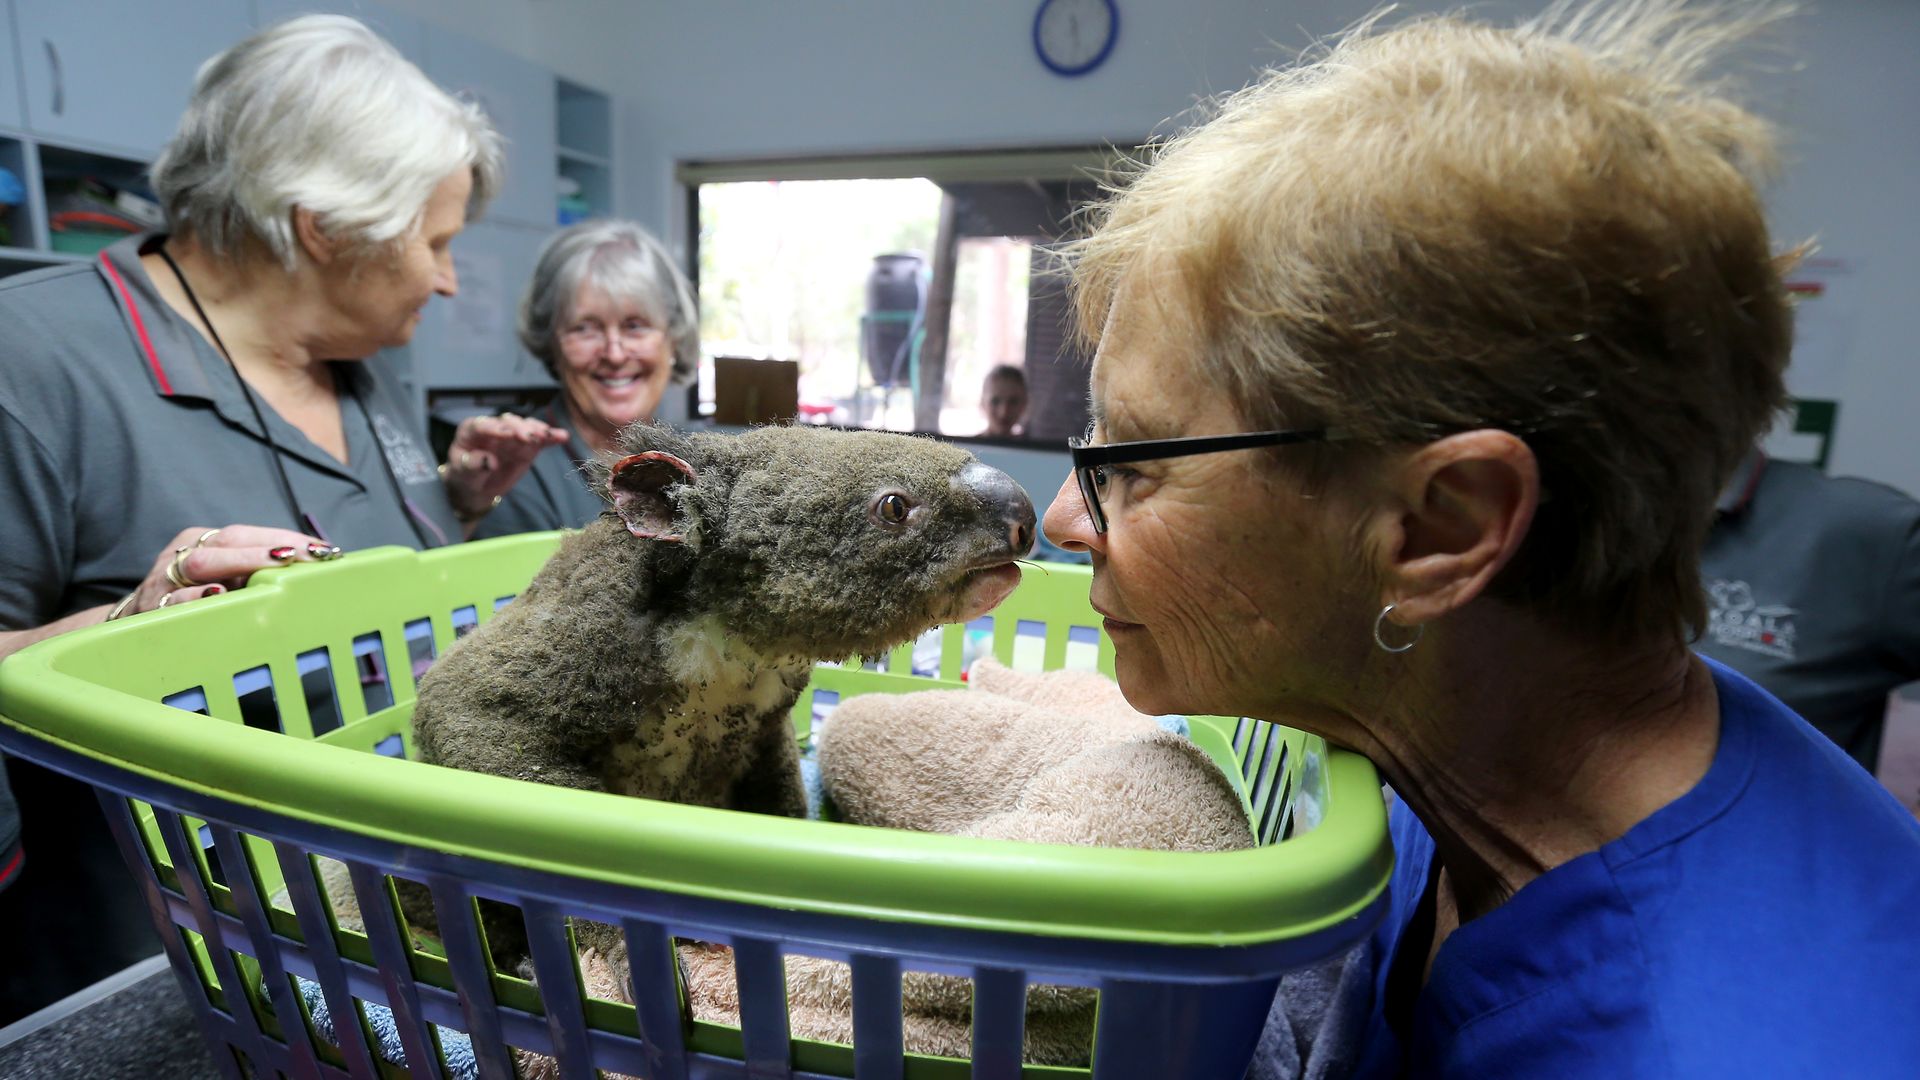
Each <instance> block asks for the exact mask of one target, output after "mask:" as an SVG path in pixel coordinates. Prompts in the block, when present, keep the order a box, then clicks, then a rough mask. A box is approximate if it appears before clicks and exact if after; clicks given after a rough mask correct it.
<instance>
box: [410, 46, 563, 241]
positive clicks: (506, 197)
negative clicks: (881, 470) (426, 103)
mask: <svg viewBox="0 0 1920 1080" xmlns="http://www.w3.org/2000/svg"><path fill="white" fill-rule="evenodd" d="M427 74H428V75H431V76H432V77H433V81H434V82H437V83H439V84H440V85H441V86H443V87H445V88H446V89H448V90H450V91H452V92H454V93H456V94H465V95H469V96H471V97H472V98H473V100H475V101H478V102H479V103H480V107H481V108H483V109H485V110H486V112H487V115H488V116H489V117H491V118H492V119H493V123H494V126H495V127H497V128H499V130H500V134H501V135H502V136H503V137H504V138H505V139H506V154H507V179H506V184H505V185H504V186H503V187H502V189H501V191H500V194H499V195H498V196H497V197H495V199H494V200H493V204H492V206H490V207H489V208H488V209H487V217H488V218H490V219H493V220H497V221H508V222H517V223H519V224H522V225H531V226H535V227H537V228H542V229H549V228H552V227H553V224H554V220H555V215H556V212H557V206H556V203H557V200H556V196H555V194H554V175H555V172H554V169H555V166H554V126H555V113H556V110H557V106H556V103H555V93H556V88H555V85H554V79H553V73H552V72H550V71H548V70H546V69H545V68H542V67H540V66H539V65H538V64H535V63H534V62H532V61H531V60H523V59H521V58H520V57H518V56H514V55H513V54H511V53H507V52H503V51H501V50H499V49H496V48H494V47H492V46H490V45H483V44H481V43H480V42H478V41H475V40H473V39H472V38H469V37H466V36H464V35H461V34H456V33H453V32H452V31H446V30H440V29H439V28H437V27H429V28H428V29H427Z"/></svg>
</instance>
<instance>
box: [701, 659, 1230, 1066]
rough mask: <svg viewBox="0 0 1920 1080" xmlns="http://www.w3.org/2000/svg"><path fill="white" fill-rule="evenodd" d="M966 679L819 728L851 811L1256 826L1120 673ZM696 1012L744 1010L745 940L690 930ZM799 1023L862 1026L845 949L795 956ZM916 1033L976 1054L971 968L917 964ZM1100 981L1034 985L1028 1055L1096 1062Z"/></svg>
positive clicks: (842, 711)
mask: <svg viewBox="0 0 1920 1080" xmlns="http://www.w3.org/2000/svg"><path fill="white" fill-rule="evenodd" d="M968 683H969V687H970V688H969V689H967V690H931V691H924V692H920V693H912V694H866V695H861V696H858V697H852V698H848V699H847V700H846V701H844V702H842V703H841V704H840V706H839V708H837V709H835V710H834V713H833V716H832V717H831V719H830V720H829V721H828V722H827V723H826V724H825V725H824V727H823V730H822V732H821V735H820V748H819V760H820V771H821V775H822V777H823V779H824V781H825V784H826V789H827V793H828V796H829V797H830V798H831V799H832V802H833V805H834V807H835V809H836V810H837V811H838V813H839V815H840V818H841V819H842V820H844V821H848V822H853V823H856V824H862V825H877V826H886V827H890V828H901V829H914V830H918V831H922V832H945V833H953V834H958V835H966V836H980V837H991V838H995V839H1003V840H1025V841H1032V842H1039V843H1055V844H1079V845H1085V846H1100V847H1129V848H1150V849H1158V850H1166V851H1232V850H1236V849H1239V848H1245V847H1251V846H1252V844H1253V833H1252V830H1251V829H1250V828H1249V826H1248V824H1247V819H1246V814H1245V812H1244V811H1243V810H1242V809H1241V806H1240V797H1239V794H1238V793H1237V792H1236V791H1235V790H1234V788H1233V784H1232V783H1231V782H1230V781H1229V780H1228V779H1227V777H1226V775H1225V774H1224V773H1222V772H1221V771H1220V768H1219V766H1217V765H1216V764H1214V762H1213V759H1212V758H1210V757H1208V756H1207V755H1206V753H1205V752H1203V751H1201V750H1200V749H1199V748H1198V747H1196V746H1194V745H1193V744H1192V743H1191V742H1189V741H1187V740H1186V739H1183V738H1181V737H1180V736H1177V735H1173V734H1170V733H1168V732H1166V731H1163V730H1161V728H1160V726H1159V724H1157V723H1156V722H1155V721H1154V720H1152V719H1151V718H1149V717H1146V716H1143V715H1141V714H1140V713H1137V712H1135V711H1134V710H1133V709H1132V708H1130V707H1129V706H1128V705H1127V703H1126V700H1125V699H1124V698H1122V697H1121V696H1120V691H1119V688H1118V687H1116V686H1115V685H1114V684H1113V683H1112V682H1110V681H1108V680H1107V679H1104V678H1102V677H1100V676H1099V675H1095V674H1091V673H1084V672H1048V673H1044V674H1023V673H1020V672H1015V671H1010V670H1008V669H1007V668H1005V667H1002V666H1000V665H999V664H997V663H994V662H993V661H991V660H983V661H981V662H979V663H977V664H975V665H974V667H973V668H972V669H971V670H970V671H969V673H968ZM680 957H681V963H682V964H683V966H684V967H685V969H686V972H687V989H688V997H689V1000H690V1001H691V1002H692V1005H693V1014H694V1017H695V1019H699V1020H706V1021H710V1022H713V1023H721V1024H732V1025H737V1024H739V1022H740V1012H739V1009H740V1005H739V995H738V990H737V986H736V983H735V980H734V973H733V964H732V954H731V953H730V952H729V951H728V950H726V949H724V948H720V947H718V946H711V945H703V944H684V945H682V946H681V950H680ZM786 970H787V999H788V1012H789V1018H790V1019H789V1023H790V1025H791V1029H792V1032H793V1034H794V1036H795V1037H797V1038H805V1039H816V1040H821V1041H826V1042H838V1043H846V1042H851V1041H852V1038H853V997H852V988H851V975H850V972H849V970H848V968H847V966H846V965H845V964H842V963H839V962H838V961H832V960H821V959H817V958H814V957H806V956H791V957H788V958H787V968H786ZM901 1003H902V1008H903V1010H904V1012H905V1016H904V1021H903V1035H904V1041H905V1044H906V1049H907V1050H908V1051H909V1052H911V1053H916V1054H934V1055H939V1056H945V1057H962V1058H964V1057H967V1056H969V1054H970V1053H971V1046H972V1027H971V1024H972V1007H973V1002H972V987H971V985H970V984H969V982H968V980H966V979H962V978H957V977H954V976H947V975H934V974H929V973H926V972H907V973H906V974H905V975H904V976H903V978H902V983H901ZM1096 1005H1097V996H1096V995H1095V993H1094V991H1092V990H1088V989H1084V988H1080V987H1061V986H1031V987H1028V988H1027V1018H1026V1047H1025V1050H1026V1060H1027V1061H1028V1063H1030V1064H1036V1065H1065V1066H1085V1065H1086V1064H1088V1062H1089V1059H1090V1057H1091V1051H1092V1041H1093V1019H1094V1012H1095V1007H1096Z"/></svg>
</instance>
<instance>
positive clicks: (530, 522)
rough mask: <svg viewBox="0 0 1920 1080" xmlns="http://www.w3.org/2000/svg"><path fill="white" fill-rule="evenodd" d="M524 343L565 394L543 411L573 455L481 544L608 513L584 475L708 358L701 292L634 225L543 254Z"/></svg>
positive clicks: (502, 510) (593, 229)
mask: <svg viewBox="0 0 1920 1080" xmlns="http://www.w3.org/2000/svg"><path fill="white" fill-rule="evenodd" d="M519 333H520V344H521V345H522V346H523V347H524V348H525V349H526V350H527V351H528V352H529V353H532V354H533V355H534V356H535V357H536V358H538V359H539V361H540V362H541V363H542V364H543V365H545V366H546V369H547V372H548V374H550V375H552V376H553V377H554V380H555V381H557V382H558V383H559V384H560V393H559V394H558V395H556V396H555V398H554V400H553V401H552V402H550V403H549V404H548V405H547V406H546V407H545V408H544V410H543V411H542V412H541V414H540V416H539V418H540V419H541V420H543V421H544V422H545V423H547V424H549V425H551V426H553V427H556V428H560V429H564V430H565V431H567V432H568V439H567V443H566V446H565V447H564V448H562V449H560V450H556V451H552V452H549V453H545V454H542V455H540V457H539V458H537V459H535V461H534V465H533V468H532V470H531V471H530V472H528V474H527V476H526V478H525V479H524V480H522V481H521V482H520V483H519V484H518V485H517V486H516V487H515V488H514V489H513V490H512V491H511V492H509V493H508V494H507V496H506V498H505V499H504V500H502V502H501V505H500V506H499V507H498V508H497V509H495V510H494V512H493V513H492V514H490V515H488V517H487V519H486V520H485V521H484V522H483V523H482V524H481V527H480V530H479V533H478V535H480V536H506V535H509V534H512V533H517V532H530V531H534V530H540V529H563V528H576V527H578V526H581V525H585V524H586V523H587V522H589V521H591V520H593V519H594V518H595V517H597V516H599V514H600V512H601V511H602V510H604V509H606V504H605V503H603V502H601V500H600V498H599V497H598V496H597V495H595V494H594V493H593V492H592V491H590V490H589V489H588V487H587V483H586V479H585V477H584V476H583V475H582V474H581V472H580V468H579V466H580V465H581V463H583V462H585V461H588V460H590V459H592V458H593V457H594V455H596V454H598V453H599V452H601V451H605V450H609V449H611V448H613V446H614V444H615V441H616V438H617V436H618V435H619V433H620V429H621V428H624V427H626V426H627V425H628V424H631V423H633V422H635V421H637V420H651V419H653V414H654V410H655V409H656V408H658V407H659V405H660V398H661V395H663V394H665V393H666V389H667V386H668V384H669V383H678V382H686V381H687V380H689V379H691V378H692V377H693V374H694V371H695V365H696V364H697V363H698V362H699V357H700V336H699V335H700V329H699V317H698V315H697V314H696V313H695V308H694V301H693V290H692V287H691V286H690V285H689V284H688V283H687V279H686V277H685V276H684V275H683V274H681V273H680V270H679V268H678V267H676V266H675V265H674V262H673V259H672V257H671V256H669V255H668V254H667V251H666V249H665V248H664V247H662V246H661V245H660V242H659V241H658V240H655V239H654V238H653V236H652V235H651V234H650V233H648V232H647V231H646V230H645V229H643V228H641V227H640V226H638V225H635V224H633V223H632V222H629V221H589V222H583V223H581V224H579V225H575V226H573V227H572V228H568V229H564V230H562V231H561V232H559V233H556V234H555V235H554V237H553V238H552V239H551V240H549V241H547V245H546V247H545V248H543V249H541V252H540V258H539V260H538V261H537V262H536V263H535V265H534V269H533V278H532V280H531V281H529V282H528V283H527V291H526V294H525V295H524V296H523V297H522V298H521V301H520V327H519Z"/></svg>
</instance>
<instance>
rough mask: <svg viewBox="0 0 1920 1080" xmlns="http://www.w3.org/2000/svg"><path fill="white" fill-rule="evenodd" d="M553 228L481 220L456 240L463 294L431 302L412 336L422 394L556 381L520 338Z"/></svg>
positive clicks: (415, 373) (416, 376)
mask: <svg viewBox="0 0 1920 1080" xmlns="http://www.w3.org/2000/svg"><path fill="white" fill-rule="evenodd" d="M550 231H551V230H545V229H532V228H528V227H526V226H522V225H511V224H507V223H504V222H497V221H477V222H475V223H473V224H472V225H469V226H467V227H466V229H465V230H464V231H462V232H461V233H460V235H459V236H456V237H454V240H453V265H454V272H455V273H456V274H457V275H458V276H459V281H460V293H459V295H458V296H455V297H453V298H452V299H448V298H446V297H436V298H434V300H433V301H432V302H430V303H428V304H427V310H426V312H425V313H424V314H423V315H422V316H421V319H420V328H419V329H418V330H416V331H415V332H414V336H413V349H412V351H413V379H414V382H415V383H417V384H418V385H419V386H420V387H421V388H422V390H423V391H425V390H441V389H448V388H452V387H475V388H478V387H488V388H505V387H520V386H546V385H550V384H551V382H552V380H551V379H549V378H548V377H547V373H546V370H545V369H544V368H542V367H541V366H540V362H539V361H537V360H535V359H534V358H533V357H531V356H528V355H527V354H526V353H525V352H524V351H522V350H521V348H520V344H519V341H518V339H517V338H516V337H515V336H514V321H515V318H516V316H517V314H518V312H519V306H520V293H521V291H522V290H524V289H525V288H526V287H527V279H528V278H530V277H532V276H533V262H534V259H535V257H536V256H538V255H539V253H540V245H541V244H542V243H543V242H544V241H545V240H546V238H547V234H548V233H549V232H550Z"/></svg>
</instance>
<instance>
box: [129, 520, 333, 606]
mask: <svg viewBox="0 0 1920 1080" xmlns="http://www.w3.org/2000/svg"><path fill="white" fill-rule="evenodd" d="M339 557H340V549H339V548H337V547H335V546H334V545H332V544H329V543H327V542H326V541H324V540H320V539H318V538H316V537H312V536H308V535H306V534H305V533H298V532H294V531H293V530H291V529H272V528H266V527H263V526H257V525H223V526H221V527H219V528H217V529H216V528H206V527H204V526H194V527H192V528H188V529H182V530H181V531H180V532H179V533H178V534H176V535H175V536H174V538H173V540H172V542H170V543H169V544H168V545H167V546H166V548H164V549H163V550H162V551H161V552H160V554H159V555H158V556H156V557H155V558H154V561H153V569H152V570H150V571H148V573H147V576H146V579H145V580H143V581H142V582H140V584H139V585H137V586H135V587H134V590H133V591H132V592H130V593H128V594H127V595H126V596H125V597H123V598H122V599H121V600H120V601H119V602H118V603H117V604H114V605H111V606H102V607H101V608H100V609H99V610H100V612H101V616H102V618H114V619H118V618H125V617H126V616H128V615H135V614H138V613H140V612H143V611H152V610H154V609H156V608H159V607H161V606H162V605H163V604H164V605H165V606H167V607H173V606H175V605H178V604H183V603H187V602H188V601H192V600H198V599H200V598H202V597H207V596H218V595H220V594H221V593H225V592H229V591H231V590H234V589H238V588H241V587H243V586H245V585H246V583H247V580H248V579H249V578H251V577H252V576H253V575H254V573H255V572H256V571H259V570H266V569H270V568H273V567H279V566H285V565H287V564H289V563H293V562H306V561H311V562H324V561H326V560H329V559H336V558H339Z"/></svg>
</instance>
